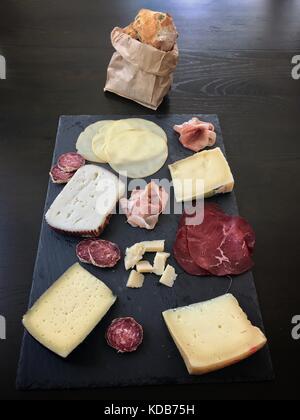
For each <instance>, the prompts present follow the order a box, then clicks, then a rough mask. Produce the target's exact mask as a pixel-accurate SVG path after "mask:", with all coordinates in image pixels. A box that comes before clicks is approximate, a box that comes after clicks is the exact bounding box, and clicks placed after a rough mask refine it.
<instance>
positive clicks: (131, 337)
mask: <svg viewBox="0 0 300 420" xmlns="http://www.w3.org/2000/svg"><path fill="white" fill-rule="evenodd" d="M106 341H107V344H108V345H109V346H111V347H112V348H114V349H116V350H117V351H118V352H119V353H131V352H134V351H136V350H137V348H138V347H139V346H140V345H141V344H142V342H143V327H142V326H141V325H140V324H138V323H137V322H136V320H135V319H134V318H131V317H127V318H117V319H115V320H114V321H113V322H112V323H111V325H110V326H109V328H108V329H107V331H106Z"/></svg>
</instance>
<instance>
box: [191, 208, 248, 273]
mask: <svg viewBox="0 0 300 420" xmlns="http://www.w3.org/2000/svg"><path fill="white" fill-rule="evenodd" d="M187 242H188V248H189V252H190V255H191V257H192V259H193V260H194V261H195V263H196V264H197V265H198V266H200V267H201V268H203V269H204V270H207V271H209V272H210V273H211V274H213V275H216V276H226V275H238V274H242V273H244V272H246V271H248V270H250V269H251V268H252V267H253V260H252V258H251V255H252V253H253V249H254V244H255V233H254V231H253V229H252V227H251V226H250V225H249V223H248V222H247V221H246V220H244V219H242V218H241V217H237V216H228V215H226V214H225V213H223V212H221V211H220V209H218V208H216V207H215V205H214V207H213V206H211V205H210V204H206V205H205V212H204V221H203V223H202V224H200V225H195V226H187Z"/></svg>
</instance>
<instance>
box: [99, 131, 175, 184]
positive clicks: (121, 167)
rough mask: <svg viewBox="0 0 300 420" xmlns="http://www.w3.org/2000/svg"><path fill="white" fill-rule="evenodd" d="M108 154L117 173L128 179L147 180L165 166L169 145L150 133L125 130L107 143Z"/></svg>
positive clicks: (110, 163) (109, 160) (110, 162)
mask: <svg viewBox="0 0 300 420" xmlns="http://www.w3.org/2000/svg"><path fill="white" fill-rule="evenodd" d="M106 154H107V159H108V162H109V165H110V166H111V167H112V169H114V170H115V171H116V172H118V173H120V174H122V175H125V176H127V177H128V178H145V177H147V176H150V175H153V174H155V173H156V172H158V171H159V170H160V169H161V167H162V166H163V165H164V164H165V162H166V160H167V157H168V145H167V143H166V141H165V140H164V139H163V138H162V137H160V136H158V135H157V134H154V133H152V132H150V131H145V130H125V131H121V132H119V133H118V134H116V135H114V136H113V137H112V138H110V139H109V140H108V141H106Z"/></svg>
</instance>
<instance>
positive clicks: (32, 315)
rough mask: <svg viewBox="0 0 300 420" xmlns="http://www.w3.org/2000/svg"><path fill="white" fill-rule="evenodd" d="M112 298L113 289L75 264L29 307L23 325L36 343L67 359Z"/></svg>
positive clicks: (97, 320)
mask: <svg viewBox="0 0 300 420" xmlns="http://www.w3.org/2000/svg"><path fill="white" fill-rule="evenodd" d="M115 301H116V296H114V295H113V293H112V291H111V290H110V289H109V288H108V287H107V286H106V285H105V284H104V283H102V281H101V280H98V279H97V278H96V277H94V276H93V275H92V274H90V273H89V272H88V271H86V270H85V269H84V268H82V267H81V266H80V265H79V264H78V263H77V264H75V265H73V266H72V267H71V268H69V269H68V270H67V271H66V272H65V273H64V274H63V275H62V276H61V277H60V278H59V279H58V280H57V281H56V282H55V283H54V284H53V285H52V286H51V287H50V289H48V290H47V291H46V292H45V293H44V294H43V296H42V297H40V299H38V301H37V302H36V303H35V304H34V305H33V307H32V308H31V309H29V311H28V312H27V314H26V315H25V316H24V318H23V324H24V327H25V328H26V329H27V331H28V332H29V334H31V335H32V336H33V337H34V338H35V339H36V340H37V341H38V342H39V343H41V344H42V345H43V346H45V347H47V348H48V349H49V350H51V351H53V352H54V353H56V354H58V355H59V356H61V357H63V358H66V357H67V356H68V355H69V354H70V353H72V351H73V350H75V349H76V347H78V346H79V344H81V343H82V342H83V341H84V340H85V339H86V337H87V336H88V335H89V334H90V333H91V332H92V331H93V329H94V328H95V327H96V325H97V324H98V323H99V322H100V321H101V319H102V318H103V317H104V315H105V314H106V313H107V312H108V310H109V309H110V307H111V306H112V305H113V304H114V302H115Z"/></svg>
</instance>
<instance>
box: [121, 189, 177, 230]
mask: <svg viewBox="0 0 300 420" xmlns="http://www.w3.org/2000/svg"><path fill="white" fill-rule="evenodd" d="M168 200H169V195H168V193H167V192H166V191H165V190H164V188H163V187H159V186H158V185H157V184H156V183H155V182H150V184H148V185H147V186H146V188H145V189H144V190H142V189H141V190H134V191H133V192H132V194H131V197H130V199H129V200H128V199H126V198H123V199H121V200H120V205H121V208H122V210H123V212H124V213H125V214H126V216H127V222H128V223H129V224H130V225H131V226H133V227H140V228H143V229H148V230H152V229H154V228H155V226H156V224H157V223H158V218H159V216H160V214H161V213H162V212H163V211H164V210H165V209H166V206H167V204H168Z"/></svg>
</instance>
